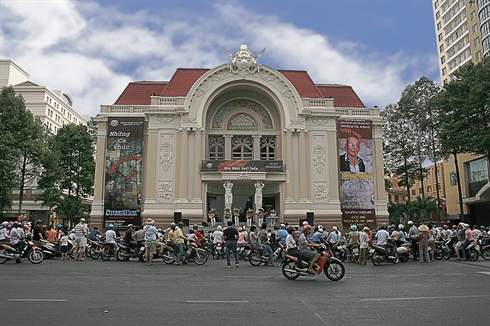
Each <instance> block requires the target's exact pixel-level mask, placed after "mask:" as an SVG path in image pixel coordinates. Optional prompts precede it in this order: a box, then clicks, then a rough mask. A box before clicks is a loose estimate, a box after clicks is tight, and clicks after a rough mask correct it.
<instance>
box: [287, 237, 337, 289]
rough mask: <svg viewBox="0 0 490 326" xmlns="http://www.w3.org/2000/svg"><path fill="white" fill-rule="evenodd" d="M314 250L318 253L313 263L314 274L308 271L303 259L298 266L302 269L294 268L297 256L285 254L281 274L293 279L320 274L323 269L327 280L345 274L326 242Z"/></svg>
mask: <svg viewBox="0 0 490 326" xmlns="http://www.w3.org/2000/svg"><path fill="white" fill-rule="evenodd" d="M316 250H317V251H318V252H319V253H320V259H318V261H317V263H316V264H315V267H314V269H315V271H316V273H315V274H312V273H310V272H308V265H307V263H306V262H304V261H303V262H302V263H303V266H301V267H300V268H302V269H300V270H298V269H296V267H297V266H296V264H297V263H298V258H297V257H295V256H290V255H287V254H286V259H285V260H284V261H283V262H282V275H283V276H284V277H285V278H287V279H288V280H295V279H297V278H298V277H300V276H315V275H320V274H321V272H322V271H323V272H324V274H325V276H326V277H327V278H328V279H329V280H331V281H339V280H341V279H342V278H343V277H344V275H345V267H344V265H343V264H342V262H341V261H340V260H339V259H337V258H335V257H333V256H332V251H331V250H330V248H329V245H328V244H327V243H321V244H320V246H319V247H318V248H317V249H316ZM303 267H305V268H303Z"/></svg>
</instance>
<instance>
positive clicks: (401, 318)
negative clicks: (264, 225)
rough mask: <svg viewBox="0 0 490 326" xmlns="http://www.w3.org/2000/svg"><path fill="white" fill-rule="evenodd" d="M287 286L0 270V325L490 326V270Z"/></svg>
mask: <svg viewBox="0 0 490 326" xmlns="http://www.w3.org/2000/svg"><path fill="white" fill-rule="evenodd" d="M345 266H346V276H345V277H344V279H342V280H341V281H338V282H332V281H330V280H328V279H327V278H326V277H325V276H324V275H323V274H322V275H319V276H315V277H300V278H299V279H297V280H295V281H289V280H286V279H285V278H284V277H283V276H282V274H281V269H280V267H268V266H259V267H253V266H251V265H250V264H249V263H248V262H241V264H240V267H239V268H235V267H232V268H226V263H225V261H224V260H218V261H216V260H212V259H211V260H210V261H208V263H206V264H205V265H203V266H197V265H195V264H189V265H183V266H177V265H166V264H164V263H163V262H162V261H159V262H155V263H154V265H153V266H146V265H144V264H143V263H140V262H137V261H129V262H118V261H115V260H113V259H111V260H110V261H108V262H104V261H101V260H97V261H93V260H91V259H88V260H86V261H84V262H76V261H73V260H66V261H61V260H45V261H44V262H42V263H41V264H39V265H33V264H31V263H29V262H28V261H27V260H26V261H24V263H22V264H15V263H14V262H7V263H5V264H3V265H0V277H1V284H2V286H1V291H0V325H2V326H7V325H119V326H123V325H247V326H250V325H391V326H393V325H445V326H448V325H458V326H461V325H469V324H471V325H488V321H489V320H490V308H489V307H490V261H483V260H481V259H480V260H478V261H477V262H458V261H455V260H454V259H452V260H449V261H434V262H431V263H429V264H427V263H416V262H412V261H410V262H408V263H399V264H397V265H393V264H391V263H385V264H382V265H381V266H378V267H375V266H373V265H372V264H371V263H368V265H366V266H360V265H357V264H352V263H346V264H345Z"/></svg>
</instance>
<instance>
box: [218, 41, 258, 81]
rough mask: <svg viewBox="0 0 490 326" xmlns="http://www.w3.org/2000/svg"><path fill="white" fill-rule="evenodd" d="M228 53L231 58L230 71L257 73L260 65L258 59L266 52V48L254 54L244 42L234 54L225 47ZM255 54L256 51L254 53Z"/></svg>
mask: <svg viewBox="0 0 490 326" xmlns="http://www.w3.org/2000/svg"><path fill="white" fill-rule="evenodd" d="M223 50H224V51H225V53H226V55H227V56H229V57H230V58H231V63H230V72H234V73H236V74H238V73H242V74H245V73H247V72H248V73H250V74H253V73H256V72H258V71H259V65H258V64H257V59H258V58H260V57H261V56H262V55H263V54H264V52H265V48H264V49H263V50H262V51H260V52H259V54H257V55H253V54H252V52H250V50H249V49H248V47H247V45H246V44H242V45H241V46H240V49H239V50H238V51H237V52H235V55H233V54H232V53H231V52H230V51H228V50H226V49H225V48H223ZM254 54H255V53H254Z"/></svg>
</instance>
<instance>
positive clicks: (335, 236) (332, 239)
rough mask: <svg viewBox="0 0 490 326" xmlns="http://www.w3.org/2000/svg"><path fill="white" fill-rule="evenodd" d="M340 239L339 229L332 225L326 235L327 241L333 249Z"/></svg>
mask: <svg viewBox="0 0 490 326" xmlns="http://www.w3.org/2000/svg"><path fill="white" fill-rule="evenodd" d="M341 239H342V234H341V233H340V231H339V230H338V229H337V227H336V226H333V227H332V232H330V234H329V235H328V237H327V241H328V243H330V246H331V247H332V248H334V249H335V247H336V245H337V244H338V243H339V242H340V240H341Z"/></svg>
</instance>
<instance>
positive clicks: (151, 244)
mask: <svg viewBox="0 0 490 326" xmlns="http://www.w3.org/2000/svg"><path fill="white" fill-rule="evenodd" d="M143 231H144V232H145V263H146V265H147V266H148V265H153V254H154V253H155V251H156V249H157V235H158V230H157V228H156V227H155V222H154V221H153V220H152V219H151V218H148V219H147V220H146V225H145V226H144V227H143Z"/></svg>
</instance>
